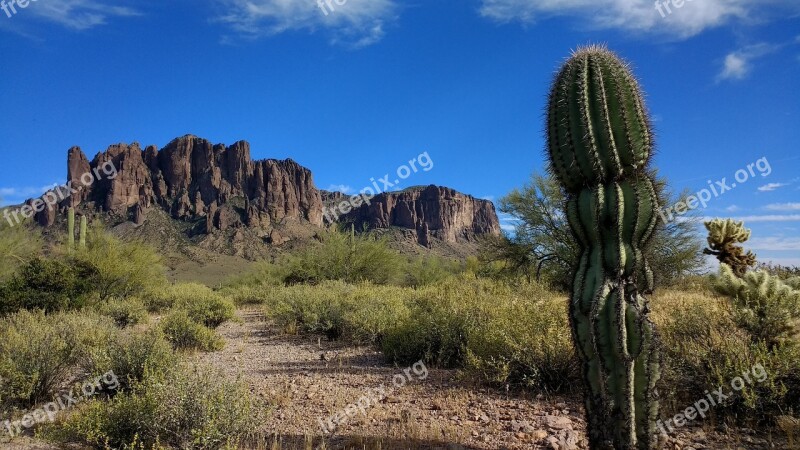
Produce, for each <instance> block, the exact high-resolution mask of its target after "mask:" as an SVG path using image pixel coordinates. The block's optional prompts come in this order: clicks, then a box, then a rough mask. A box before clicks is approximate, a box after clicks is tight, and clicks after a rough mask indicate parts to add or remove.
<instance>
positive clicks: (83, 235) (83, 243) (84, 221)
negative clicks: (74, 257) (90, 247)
mask: <svg viewBox="0 0 800 450" xmlns="http://www.w3.org/2000/svg"><path fill="white" fill-rule="evenodd" d="M86 227H87V219H86V216H85V215H83V216H81V232H80V236H81V237H80V241H79V242H80V244H79V245H80V247H81V249H82V250H85V249H86Z"/></svg>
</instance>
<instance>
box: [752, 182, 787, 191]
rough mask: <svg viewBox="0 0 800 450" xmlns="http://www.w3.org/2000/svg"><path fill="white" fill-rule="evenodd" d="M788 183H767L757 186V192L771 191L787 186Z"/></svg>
mask: <svg viewBox="0 0 800 450" xmlns="http://www.w3.org/2000/svg"><path fill="white" fill-rule="evenodd" d="M788 185H789V183H767V184H765V185H763V186H759V187H758V192H772V191H774V190H775V189H780V188H782V187H784V186H788Z"/></svg>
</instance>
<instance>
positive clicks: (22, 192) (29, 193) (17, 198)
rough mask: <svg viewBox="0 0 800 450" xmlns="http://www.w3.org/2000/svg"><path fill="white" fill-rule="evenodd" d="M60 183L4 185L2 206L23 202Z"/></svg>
mask: <svg viewBox="0 0 800 450" xmlns="http://www.w3.org/2000/svg"><path fill="white" fill-rule="evenodd" d="M56 185H58V183H52V184H49V185H47V186H42V187H21V188H19V187H3V188H0V206H7V205H13V204H17V203H22V202H24V201H25V200H28V199H29V198H35V197H39V196H41V195H42V194H44V193H45V192H47V191H48V190H50V189H52V188H53V187H54V186H56Z"/></svg>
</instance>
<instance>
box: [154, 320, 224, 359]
mask: <svg viewBox="0 0 800 450" xmlns="http://www.w3.org/2000/svg"><path fill="white" fill-rule="evenodd" d="M161 329H162V330H163V332H164V335H165V336H166V338H167V340H168V341H169V342H171V343H172V345H173V346H174V347H175V348H177V349H181V350H202V351H207V352H210V351H216V350H220V349H222V347H223V346H224V342H223V340H222V338H220V337H219V336H217V333H215V332H214V330H212V329H210V328H208V327H206V326H205V325H203V324H202V323H199V322H197V321H195V320H194V319H192V318H191V317H190V316H189V313H188V312H186V311H185V310H182V309H176V310H175V311H173V312H171V313H169V314H168V315H167V316H166V317H164V318H163V319H162V320H161Z"/></svg>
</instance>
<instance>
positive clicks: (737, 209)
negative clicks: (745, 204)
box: [725, 205, 742, 212]
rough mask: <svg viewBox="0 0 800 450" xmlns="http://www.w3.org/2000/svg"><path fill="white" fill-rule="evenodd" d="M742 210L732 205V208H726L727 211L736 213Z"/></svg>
mask: <svg viewBox="0 0 800 450" xmlns="http://www.w3.org/2000/svg"><path fill="white" fill-rule="evenodd" d="M740 209H742V208H739V207H738V206H736V205H731V206H728V207H727V208H725V211H728V212H736V211H739V210H740Z"/></svg>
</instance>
